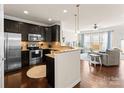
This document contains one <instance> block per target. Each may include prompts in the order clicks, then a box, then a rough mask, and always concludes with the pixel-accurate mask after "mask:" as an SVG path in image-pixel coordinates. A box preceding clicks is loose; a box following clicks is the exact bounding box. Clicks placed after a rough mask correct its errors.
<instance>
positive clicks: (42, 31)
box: [39, 26, 45, 41]
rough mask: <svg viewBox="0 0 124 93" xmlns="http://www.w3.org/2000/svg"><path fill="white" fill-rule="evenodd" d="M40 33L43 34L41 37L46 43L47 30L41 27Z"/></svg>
mask: <svg viewBox="0 0 124 93" xmlns="http://www.w3.org/2000/svg"><path fill="white" fill-rule="evenodd" d="M39 33H40V34H41V37H42V38H43V41H45V30H44V27H43V26H40V31H39Z"/></svg>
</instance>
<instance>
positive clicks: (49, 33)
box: [44, 27, 51, 42]
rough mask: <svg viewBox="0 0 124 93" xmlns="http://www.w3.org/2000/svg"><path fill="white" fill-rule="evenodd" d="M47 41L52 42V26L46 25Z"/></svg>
mask: <svg viewBox="0 0 124 93" xmlns="http://www.w3.org/2000/svg"><path fill="white" fill-rule="evenodd" d="M44 30H45V41H47V42H51V28H50V27H45V28H44Z"/></svg>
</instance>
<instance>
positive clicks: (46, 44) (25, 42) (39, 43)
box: [21, 41, 61, 50]
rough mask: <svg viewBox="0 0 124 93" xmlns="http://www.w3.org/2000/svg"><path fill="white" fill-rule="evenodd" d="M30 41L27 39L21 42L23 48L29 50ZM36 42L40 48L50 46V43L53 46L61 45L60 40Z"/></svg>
mask: <svg viewBox="0 0 124 93" xmlns="http://www.w3.org/2000/svg"><path fill="white" fill-rule="evenodd" d="M28 43H29V42H27V41H22V42H21V49H22V50H27V47H28ZM35 43H36V45H37V46H38V47H39V48H49V45H50V46H51V47H52V48H58V47H61V44H60V42H51V43H48V42H35Z"/></svg>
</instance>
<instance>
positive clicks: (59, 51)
mask: <svg viewBox="0 0 124 93" xmlns="http://www.w3.org/2000/svg"><path fill="white" fill-rule="evenodd" d="M76 50H79V49H65V50H58V51H53V53H51V54H45V55H46V56H48V57H51V58H54V57H55V55H56V54H60V53H66V52H72V51H76Z"/></svg>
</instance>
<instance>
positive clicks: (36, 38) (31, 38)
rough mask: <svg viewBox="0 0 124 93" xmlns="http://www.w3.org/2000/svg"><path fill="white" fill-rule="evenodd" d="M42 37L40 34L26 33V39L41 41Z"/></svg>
mask: <svg viewBox="0 0 124 93" xmlns="http://www.w3.org/2000/svg"><path fill="white" fill-rule="evenodd" d="M41 40H42V37H41V35H40V34H28V41H41Z"/></svg>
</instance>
